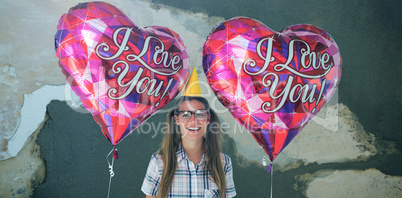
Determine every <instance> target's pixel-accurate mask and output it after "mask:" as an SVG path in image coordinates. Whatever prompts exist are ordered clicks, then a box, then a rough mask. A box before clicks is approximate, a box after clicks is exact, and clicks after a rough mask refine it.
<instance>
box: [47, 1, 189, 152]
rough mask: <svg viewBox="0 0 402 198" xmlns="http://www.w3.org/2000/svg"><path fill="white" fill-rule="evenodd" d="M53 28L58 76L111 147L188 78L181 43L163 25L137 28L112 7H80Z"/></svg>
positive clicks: (176, 36)
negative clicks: (64, 77)
mask: <svg viewBox="0 0 402 198" xmlns="http://www.w3.org/2000/svg"><path fill="white" fill-rule="evenodd" d="M57 30H58V31H57V33H56V35H55V44H56V55H57V57H58V58H59V59H60V61H59V65H60V67H61V68H62V72H63V74H64V75H66V77H67V82H68V83H69V84H70V85H71V88H72V89H73V91H74V92H75V93H76V94H77V95H78V96H79V97H80V99H81V102H82V104H83V105H84V106H85V108H86V109H87V110H88V111H90V112H91V113H92V115H93V117H94V119H95V120H96V122H97V123H98V124H99V125H100V126H101V129H102V132H103V134H104V135H105V137H106V138H107V139H109V141H110V142H111V143H112V145H116V144H118V143H119V142H120V141H121V140H122V139H123V138H124V137H126V136H127V135H128V134H130V133H131V132H132V131H133V130H134V129H135V128H136V127H138V126H139V125H140V124H141V123H143V122H144V121H145V120H146V119H147V118H149V117H150V116H151V115H152V114H154V113H156V112H157V111H158V110H159V109H161V108H162V107H164V106H165V105H166V104H168V103H169V102H170V101H171V100H172V99H173V98H174V97H175V96H176V95H177V94H178V93H179V92H180V90H181V89H182V86H183V85H184V84H185V83H184V82H185V81H186V80H187V77H188V74H189V65H190V59H189V55H188V51H187V47H186V45H185V43H184V41H183V39H182V38H181V37H180V36H179V35H178V34H177V33H175V32H174V31H172V30H170V29H168V28H165V27H159V26H151V27H145V28H140V27H138V26H137V25H136V24H135V23H133V22H132V21H131V20H130V19H129V18H128V17H127V16H126V15H125V14H124V13H123V12H122V11H120V10H119V9H117V8H116V7H114V6H113V5H110V4H107V3H103V2H91V3H81V4H78V5H77V6H75V7H73V8H71V9H70V10H69V12H68V13H66V14H64V15H63V16H62V17H61V19H60V21H59V25H58V26H57Z"/></svg>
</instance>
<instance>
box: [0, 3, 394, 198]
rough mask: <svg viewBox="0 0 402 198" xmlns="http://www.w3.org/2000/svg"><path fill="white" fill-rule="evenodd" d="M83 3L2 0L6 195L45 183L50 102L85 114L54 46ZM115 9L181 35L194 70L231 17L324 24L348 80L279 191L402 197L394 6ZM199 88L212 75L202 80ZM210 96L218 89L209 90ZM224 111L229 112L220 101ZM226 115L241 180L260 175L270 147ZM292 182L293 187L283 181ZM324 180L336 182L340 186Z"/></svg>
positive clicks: (290, 155) (0, 159) (292, 152)
mask: <svg viewBox="0 0 402 198" xmlns="http://www.w3.org/2000/svg"><path fill="white" fill-rule="evenodd" d="M79 2H80V1H77V0H71V1H52V0H45V1H39V0H35V1H27V0H24V1H11V0H6V1H3V2H2V4H1V5H0V16H2V17H1V18H2V20H1V21H0V27H1V28H0V35H1V37H0V40H1V41H0V90H1V91H2V94H1V96H0V106H1V107H0V145H1V150H0V168H1V169H0V170H1V177H0V179H1V180H0V197H26V196H29V195H31V194H32V192H33V190H34V189H35V188H36V187H37V186H39V185H40V183H41V182H42V181H43V180H44V178H45V169H46V168H45V164H44V162H43V161H42V159H41V158H40V155H39V153H40V150H39V148H38V146H37V145H36V144H35V139H36V135H37V133H38V132H39V131H40V129H41V128H42V127H43V125H44V124H45V121H46V111H47V110H46V107H47V105H48V104H50V101H51V100H54V99H55V100H66V101H67V104H68V105H69V106H70V108H72V109H75V110H76V111H81V112H85V110H82V109H80V108H79V107H78V106H79V102H78V101H77V100H76V98H74V95H73V94H72V93H71V91H70V90H69V88H68V86H67V87H66V86H65V85H64V84H65V77H64V75H62V73H61V72H60V68H59V66H58V64H57V58H56V56H55V52H54V43H53V36H54V34H55V32H56V26H57V23H58V19H59V18H60V16H61V15H62V14H63V13H65V12H67V10H68V9H69V8H70V7H72V6H74V5H76V4H77V3H79ZM109 2H110V3H112V4H114V5H115V6H116V7H118V8H120V9H121V10H122V11H123V12H125V13H126V14H127V15H128V16H129V17H130V18H131V19H133V21H135V22H136V23H137V24H138V25H139V26H147V25H161V26H166V27H169V28H172V29H173V30H175V31H176V32H178V33H179V34H180V35H181V36H182V37H183V38H184V40H185V41H186V43H187V45H188V46H189V49H190V56H191V63H192V65H194V66H195V67H196V68H198V69H199V70H201V69H200V68H201V49H202V44H203V42H204V40H205V38H206V36H207V35H208V33H209V32H210V31H211V29H212V28H213V27H214V26H215V25H216V24H218V23H220V22H222V21H223V20H225V19H229V18H231V17H234V16H249V17H253V18H255V19H258V20H260V21H262V22H263V23H265V24H266V25H267V26H269V27H271V28H272V29H275V30H278V31H279V30H280V29H282V28H284V27H286V26H288V25H292V24H296V23H300V22H302V23H311V24H314V25H317V26H319V27H322V28H323V29H325V30H326V31H328V32H329V33H330V34H331V35H332V36H333V37H334V38H335V40H336V41H337V43H338V45H339V46H340V50H341V54H342V57H343V71H342V72H343V73H342V80H341V84H340V86H339V90H338V92H337V93H336V94H335V96H336V97H335V98H333V99H332V100H331V103H330V104H328V105H327V106H326V107H325V108H324V109H323V110H322V111H321V112H320V113H319V114H318V115H317V116H316V118H315V119H314V120H312V121H311V122H310V123H309V124H308V125H307V126H306V127H305V128H304V129H303V131H302V132H301V133H300V134H299V135H298V136H297V137H296V138H295V139H294V140H293V141H292V142H291V143H290V144H289V146H288V147H287V148H286V149H285V150H284V151H283V152H282V153H281V154H280V155H279V156H278V157H277V159H276V160H275V170H277V171H278V173H277V176H276V178H278V179H277V180H276V181H277V182H279V183H280V182H284V183H285V184H284V187H278V186H276V188H274V193H276V194H277V195H278V196H279V197H281V195H283V194H281V192H280V191H281V190H285V191H286V190H289V188H292V190H291V191H292V193H296V194H302V195H301V196H306V197H322V195H323V193H326V194H328V196H335V195H336V194H337V193H338V192H342V193H344V194H339V193H338V195H341V197H365V196H366V195H374V196H377V195H378V197H380V196H381V197H383V196H385V197H400V196H402V195H401V194H402V191H401V189H402V182H401V181H402V180H401V175H402V172H401V171H400V170H399V169H400V167H399V164H400V162H401V161H402V157H401V155H400V149H401V141H402V140H401V138H402V135H401V133H400V132H401V130H400V127H401V125H400V122H399V117H401V116H402V115H401V112H400V108H398V107H399V106H400V105H401V104H402V93H401V92H402V91H401V90H400V88H399V87H400V84H401V81H400V80H399V79H400V78H399V77H398V75H399V74H400V73H401V70H402V69H401V68H402V67H400V65H401V62H402V60H401V57H400V56H399V55H398V54H397V53H398V51H399V50H398V49H399V46H398V44H400V43H401V42H400V41H401V38H400V37H395V36H392V35H398V32H400V27H402V25H401V22H400V20H397V19H398V18H401V14H400V13H399V11H397V8H398V7H400V6H398V2H397V1H387V2H384V3H378V2H376V1H369V2H365V3H359V2H358V1H356V2H350V1H337V2H333V1H320V2H313V1H308V2H304V3H302V4H301V3H300V2H298V1H293V0H292V1H286V2H274V1H258V0H255V1H247V2H246V1H238V0H235V1H219V2H217V1H207V2H201V1H184V0H183V1H182V0H177V1H173V2H169V1H162V0H160V1H159V0H155V1H136V0H130V1H125V0H111V1H109ZM398 27H399V28H398ZM200 80H201V81H205V77H204V76H203V75H200ZM202 89H203V91H204V92H208V93H210V90H209V89H208V87H207V86H203V87H202ZM210 97H212V96H210ZM209 99H210V100H211V101H213V99H212V98H209ZM216 108H217V109H221V110H222V109H223V107H222V106H219V103H217V104H216ZM61 113H63V112H61ZM220 115H221V116H222V119H223V121H224V122H226V123H228V125H229V126H230V130H229V131H230V133H228V137H230V138H231V139H233V145H232V143H231V142H226V145H224V147H225V148H227V147H230V148H232V147H231V146H233V149H234V150H235V151H234V152H233V153H232V155H233V158H236V162H237V164H236V167H237V168H238V170H241V172H238V173H237V176H236V177H238V178H240V176H243V175H245V176H247V174H245V173H249V172H248V171H251V170H252V169H258V171H260V172H261V174H263V173H262V172H264V171H263V170H264V169H265V167H262V165H261V160H262V157H263V156H265V154H264V152H263V151H262V149H261V148H260V147H259V146H258V144H256V143H255V141H254V140H253V138H252V136H251V135H249V134H248V132H247V131H245V130H244V129H243V128H241V126H239V125H238V124H237V123H235V121H234V120H233V119H232V118H231V115H230V114H229V113H228V112H226V113H225V112H223V113H222V114H220ZM60 122H61V121H60ZM80 124H85V123H80ZM35 131H36V132H35ZM125 141H130V140H125ZM107 146H108V145H105V147H107ZM84 157H85V156H84ZM147 160H148V159H146V160H145V161H147ZM145 161H144V162H142V163H145V164H146V163H147V162H145ZM122 163H124V162H122ZM250 174H251V173H250ZM140 175H141V177H142V173H141V174H140ZM285 176H286V177H288V178H289V177H291V178H293V179H291V180H289V181H288V182H287V183H286V179H285ZM351 176H353V177H351ZM261 177H263V178H264V179H267V178H266V177H265V176H261ZM281 177H284V178H283V179H281ZM141 179H142V178H141ZM351 180H353V181H354V182H355V183H353V181H351ZM238 181H239V182H237V183H236V185H237V186H238V188H239V190H241V191H240V192H239V194H241V195H245V194H246V193H247V192H251V191H253V192H254V191H257V193H258V191H259V190H260V191H261V192H260V193H261V194H264V193H265V194H267V193H268V192H267V191H266V190H261V189H256V188H255V187H254V188H253V186H260V185H259V184H257V181H260V180H255V181H254V180H253V181H250V182H249V183H250V184H248V183H244V182H240V181H243V179H239V180H238ZM261 182H262V183H263V184H264V185H265V184H266V183H264V182H266V181H261ZM292 182H293V183H292ZM356 182H357V183H356ZM324 184H325V185H327V186H333V188H331V189H332V190H331V189H328V190H327V187H323V185H324ZM246 187H247V188H246ZM285 187H286V188H285ZM275 189H276V191H275ZM331 193H333V194H331ZM255 195H257V194H255Z"/></svg>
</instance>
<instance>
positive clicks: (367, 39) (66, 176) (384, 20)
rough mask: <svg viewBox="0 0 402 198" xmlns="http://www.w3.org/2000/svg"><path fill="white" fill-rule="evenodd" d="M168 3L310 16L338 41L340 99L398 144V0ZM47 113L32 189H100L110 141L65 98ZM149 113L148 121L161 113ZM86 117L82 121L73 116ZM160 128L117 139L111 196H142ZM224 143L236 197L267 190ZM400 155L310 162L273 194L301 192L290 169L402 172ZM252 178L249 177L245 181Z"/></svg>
mask: <svg viewBox="0 0 402 198" xmlns="http://www.w3.org/2000/svg"><path fill="white" fill-rule="evenodd" d="M153 2H154V3H156V9H157V5H158V4H165V5H169V6H172V7H173V8H180V9H184V10H189V11H194V12H203V13H207V14H208V15H210V16H221V17H224V18H225V19H230V18H232V17H235V16H248V17H251V18H254V19H257V20H259V21H261V22H263V23H264V24H266V25H267V26H269V27H270V28H272V29H274V30H277V31H280V30H281V29H283V28H285V27H286V26H289V25H293V24H298V23H309V24H314V25H316V26H318V27H321V28H323V29H324V30H326V31H327V32H329V33H330V34H331V35H332V36H333V37H334V39H335V41H336V42H337V44H338V45H339V48H340V51H341V55H342V59H343V65H342V67H343V68H342V79H341V82H340V85H339V87H338V90H339V102H340V103H343V104H345V105H346V106H348V107H349V108H350V110H351V111H352V112H354V113H355V114H356V115H357V117H358V120H359V122H360V123H361V124H362V125H363V127H364V129H365V130H366V131H368V132H370V133H372V134H374V135H375V137H376V138H377V139H378V140H379V141H378V142H377V143H376V144H377V145H376V146H377V147H381V146H382V145H381V140H384V141H385V140H386V141H393V142H395V143H396V146H397V149H398V150H402V133H401V132H402V131H401V127H402V125H401V122H400V120H401V119H400V118H401V117H402V113H401V105H402V89H401V84H402V82H401V78H400V77H399V75H400V74H401V73H402V69H401V68H402V67H401V66H402V65H401V62H402V56H401V55H400V49H401V48H400V46H399V45H401V44H402V42H401V41H402V39H401V36H400V34H401V27H402V24H401V18H402V15H401V13H400V8H401V5H400V4H401V3H400V1H349V0H348V1H346V0H344V1H312V0H310V1H297V0H291V1H257V0H254V1H239V0H234V1H229V0H225V1H212V0H208V1H186V0H176V1H164V0H154V1H153ZM48 116H49V119H48V120H47V122H46V125H45V127H44V128H43V129H42V131H41V132H40V134H39V136H38V140H37V143H38V144H39V145H40V146H41V151H42V156H43V159H44V160H45V161H46V166H47V176H46V179H45V182H44V183H43V184H42V185H41V186H40V187H39V188H37V190H36V191H35V194H34V196H35V197H106V195H107V186H108V182H109V173H108V172H107V162H106V159H105V155H106V154H107V153H108V152H109V151H110V149H111V146H110V143H109V142H108V141H107V140H106V139H105V138H104V136H103V135H102V133H101V132H100V128H99V126H98V125H97V124H96V122H95V121H94V120H93V118H92V116H91V115H90V114H82V113H78V112H75V111H73V110H72V109H71V108H70V107H69V106H67V105H66V103H65V102H60V101H53V102H52V103H50V104H49V105H48ZM165 117H166V115H165V114H156V115H154V116H152V117H151V118H150V119H149V120H148V121H147V122H150V123H153V122H155V123H157V122H160V121H161V120H165ZM80 123H85V124H80ZM161 138H162V135H161V133H157V136H156V137H155V138H152V137H151V135H150V134H143V133H138V132H136V131H134V132H133V134H131V135H130V136H128V137H127V138H126V139H124V140H123V141H122V142H121V143H120V144H119V146H118V148H119V155H120V159H119V160H117V161H115V174H116V175H115V177H113V180H112V187H111V194H112V195H113V197H143V196H144V195H143V194H142V192H141V191H140V187H141V184H142V180H143V178H144V175H145V171H146V168H147V166H148V162H149V159H150V156H151V154H152V153H153V152H155V151H156V150H157V148H158V147H159V145H160V142H161ZM224 139H225V143H224V144H223V150H224V152H225V153H227V154H228V155H229V156H231V157H232V161H233V164H234V167H233V168H234V180H235V183H236V190H237V193H238V196H237V197H267V196H268V195H269V192H270V191H269V178H270V177H269V174H265V172H266V170H265V169H264V168H262V167H261V166H258V165H257V164H255V165H251V166H248V167H247V168H244V167H241V166H239V165H238V164H240V163H242V160H244V159H243V158H242V157H240V156H237V155H236V146H235V144H234V143H233V140H232V139H231V138H230V137H228V136H224ZM401 163H402V156H401V155H400V154H399V153H398V154H392V155H383V153H379V154H377V155H376V156H374V157H372V158H370V159H369V160H367V161H363V162H349V163H342V164H338V163H327V164H323V165H318V164H309V165H306V166H303V165H302V166H300V167H299V168H297V169H292V170H290V171H285V172H276V173H275V176H274V180H275V182H274V192H273V194H274V197H305V195H303V193H302V192H301V191H296V190H295V189H294V185H295V184H297V185H299V189H303V188H307V187H306V186H304V187H303V185H305V183H297V181H296V179H295V175H298V174H301V173H314V172H316V171H317V170H320V169H334V170H346V169H355V170H365V169H368V168H376V169H378V170H380V171H381V172H383V173H384V174H388V175H396V176H402V169H400V164H401ZM248 181H253V182H248Z"/></svg>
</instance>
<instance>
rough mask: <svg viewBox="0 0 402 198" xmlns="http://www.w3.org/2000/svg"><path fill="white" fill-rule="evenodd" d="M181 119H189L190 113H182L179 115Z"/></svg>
mask: <svg viewBox="0 0 402 198" xmlns="http://www.w3.org/2000/svg"><path fill="white" fill-rule="evenodd" d="M181 117H183V118H188V117H191V113H188V112H183V113H182V114H181Z"/></svg>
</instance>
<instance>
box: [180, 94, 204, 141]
mask: <svg viewBox="0 0 402 198" xmlns="http://www.w3.org/2000/svg"><path fill="white" fill-rule="evenodd" d="M174 118H175V121H176V124H177V125H179V127H180V131H181V137H182V141H183V140H184V141H186V140H189V141H200V140H201V141H202V139H203V137H204V134H205V132H206V130H207V125H208V124H209V119H210V115H209V113H208V111H206V109H205V106H204V104H203V103H201V102H199V101H198V100H190V101H184V102H183V103H181V105H180V107H179V112H178V114H177V115H175V116H174Z"/></svg>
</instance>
